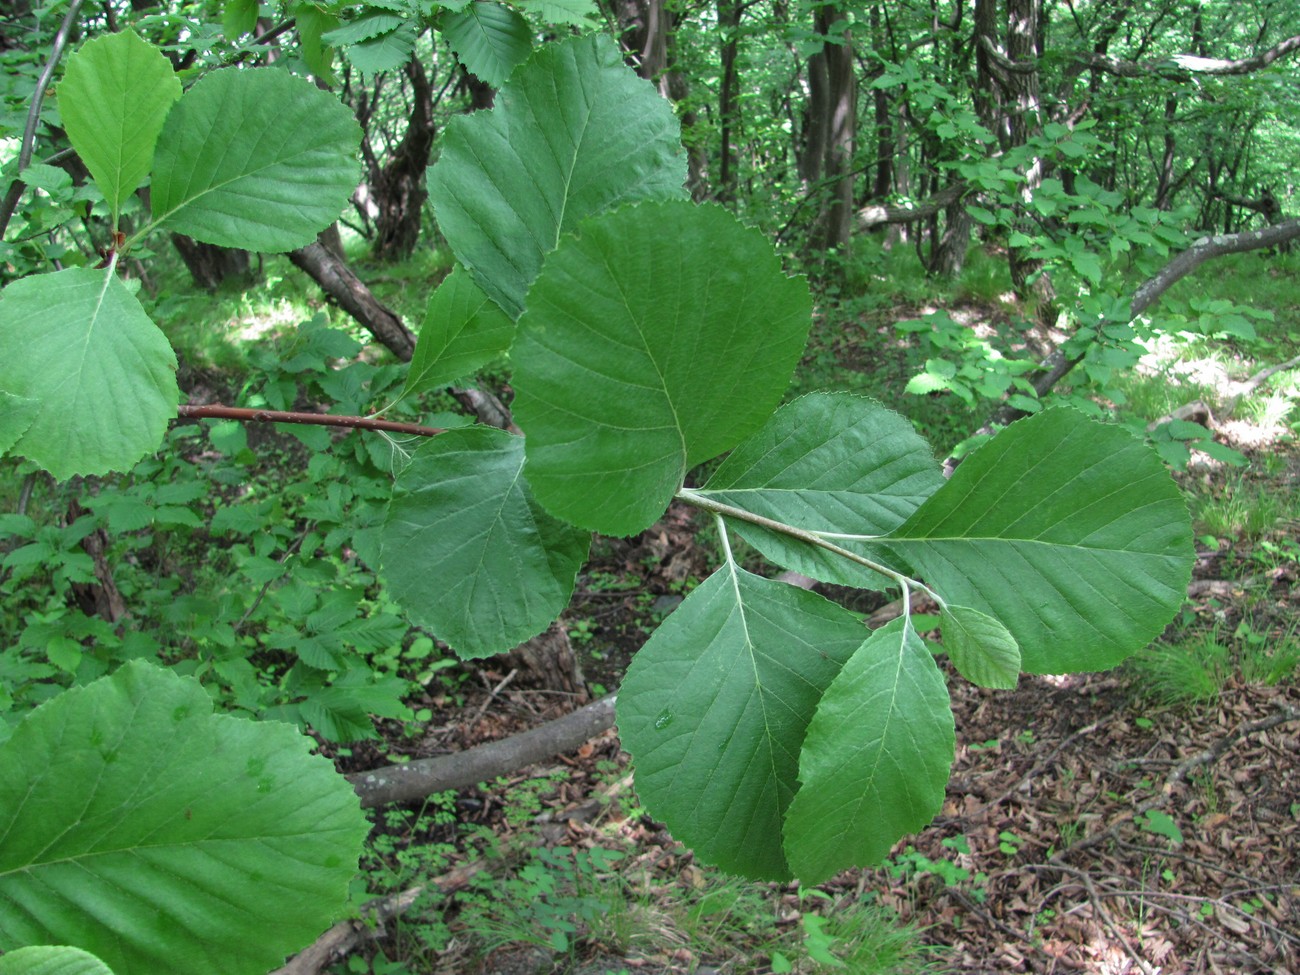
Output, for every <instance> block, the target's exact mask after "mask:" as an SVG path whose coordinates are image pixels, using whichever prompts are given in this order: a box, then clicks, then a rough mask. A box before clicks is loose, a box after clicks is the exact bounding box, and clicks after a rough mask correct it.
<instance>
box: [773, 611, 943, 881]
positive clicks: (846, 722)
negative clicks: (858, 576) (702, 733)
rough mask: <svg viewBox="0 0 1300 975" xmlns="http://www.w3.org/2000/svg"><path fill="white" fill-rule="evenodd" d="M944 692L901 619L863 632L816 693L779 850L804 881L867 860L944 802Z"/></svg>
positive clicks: (883, 851) (936, 672)
mask: <svg viewBox="0 0 1300 975" xmlns="http://www.w3.org/2000/svg"><path fill="white" fill-rule="evenodd" d="M954 747H955V739H954V737H953V717H952V709H951V707H950V705H949V702H948V688H947V686H946V685H945V684H944V682H943V675H942V674H940V673H939V668H938V667H937V666H935V663H934V658H933V657H932V656H930V651H929V650H927V649H926V647H925V644H924V643H923V642H922V640H921V638H920V637H919V636H917V635H916V631H915V630H913V629H912V625H911V622H910V621H909V620H907V619H898V620H894V621H893V622H892V623H889V624H888V625H887V626H884V627H882V628H881V629H879V630H877V631H876V632H875V633H872V634H871V638H870V639H868V640H867V641H866V642H865V643H863V644H862V646H861V647H860V648H859V649H858V650H857V652H856V653H854V655H853V657H852V658H851V659H850V660H849V662H848V663H846V664H845V665H844V667H843V668H842V669H841V670H840V672H839V674H838V675H837V676H836V678H835V680H834V681H832V682H831V686H830V687H829V688H827V690H826V693H825V694H824V695H823V696H822V699H821V703H820V704H819V705H818V707H817V713H816V714H815V715H814V716H813V719H812V722H811V723H810V724H809V726H808V734H807V736H806V737H805V738H804V742H803V751H802V753H801V755H800V757H799V793H798V795H796V796H795V797H794V801H793V802H792V803H791V804H790V809H789V811H788V812H787V814H786V818H785V851H786V855H787V856H788V857H789V858H790V866H791V868H792V869H793V870H794V873H795V874H796V875H797V876H798V877H799V879H800V880H801V881H802V882H803V883H805V884H818V883H821V882H822V881H823V880H826V879H827V878H829V877H830V876H832V875H833V874H835V873H836V872H838V871H840V870H843V869H845V868H846V867H850V866H865V865H866V864H869V863H876V862H877V861H879V860H882V859H883V858H884V857H885V856H887V855H888V854H889V850H890V847H892V846H893V845H894V843H895V842H897V841H898V839H899V838H900V837H902V836H903V835H905V834H906V833H909V832H912V831H913V830H918V829H920V828H921V827H923V826H925V825H926V824H927V823H929V822H930V820H932V819H933V818H934V817H935V814H936V813H938V812H939V809H940V807H942V805H943V795H944V787H945V786H946V785H947V783H948V774H949V771H950V769H951V768H952V758H953V752H954Z"/></svg>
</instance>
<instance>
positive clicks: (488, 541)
mask: <svg viewBox="0 0 1300 975" xmlns="http://www.w3.org/2000/svg"><path fill="white" fill-rule="evenodd" d="M523 466H524V446H523V441H522V439H521V438H519V437H515V436H511V435H510V434H508V433H505V432H503V431H500V430H493V429H490V428H487V427H471V428H467V429H463V430H449V431H448V432H446V433H444V434H442V435H441V436H439V437H437V438H435V439H433V440H430V441H428V442H427V443H425V444H424V445H423V446H422V447H421V448H420V449H419V450H417V451H416V452H415V456H414V457H412V459H411V463H410V464H408V465H407V467H406V469H405V470H403V471H402V473H401V474H400V475H399V476H398V478H397V484H396V485H395V486H394V488H393V500H392V502H391V503H390V504H389V506H388V517H387V519H386V520H385V522H384V529H383V545H384V548H383V567H384V569H383V571H384V579H385V581H386V582H387V583H388V587H389V592H390V593H391V594H392V596H393V598H394V599H396V600H397V601H398V602H399V603H400V604H401V605H402V607H403V608H404V609H405V610H406V611H407V613H409V614H410V616H411V618H412V619H413V620H415V621H416V622H417V623H420V624H422V625H423V626H427V627H428V628H429V629H430V630H431V631H432V632H433V634H434V635H435V636H437V637H438V638H439V639H441V640H443V641H445V642H446V643H448V644H449V645H450V646H451V647H452V649H454V650H455V651H456V652H457V653H459V654H460V655H461V656H464V657H483V656H487V655H489V654H493V653H503V652H505V651H506V650H510V649H512V648H514V647H516V646H518V645H519V644H520V643H522V642H523V641H524V640H527V639H528V638H529V637H531V636H535V635H536V634H538V633H540V632H541V631H542V630H544V629H545V628H546V624H547V623H549V622H550V621H551V620H553V619H555V617H556V616H558V615H559V614H560V611H561V610H563V609H564V606H565V604H566V603H568V601H569V596H570V595H571V594H572V592H573V583H574V579H575V578H576V577H577V574H578V569H579V568H581V566H582V563H583V561H584V560H585V559H586V557H587V545H588V543H589V541H590V536H589V535H588V533H586V532H583V531H579V530H578V529H576V528H574V527H573V526H572V525H566V524H564V523H563V522H560V521H557V520H556V519H554V518H552V517H551V516H550V515H548V514H547V513H546V512H545V511H543V510H541V508H539V507H538V505H537V502H535V501H534V500H533V498H532V495H531V493H530V492H529V490H528V484H527V483H526V482H525V481H524V479H523V476H522V472H523Z"/></svg>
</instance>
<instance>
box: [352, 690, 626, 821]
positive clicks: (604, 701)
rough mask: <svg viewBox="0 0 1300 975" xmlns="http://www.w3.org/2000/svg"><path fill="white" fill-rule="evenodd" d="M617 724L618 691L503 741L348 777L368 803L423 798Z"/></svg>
mask: <svg viewBox="0 0 1300 975" xmlns="http://www.w3.org/2000/svg"><path fill="white" fill-rule="evenodd" d="M613 726H614V695H612V694H611V695H610V696H609V697H604V698H601V699H600V700H599V701H595V702H593V703H591V704H588V705H587V706H586V707H583V708H579V709H578V710H577V711H574V712H572V713H571V714H566V715H565V716H564V717H562V718H556V719H555V720H554V721H548V722H546V723H545V724H543V725H539V726H538V727H536V728H534V729H532V730H531V731H525V732H524V733H522V734H519V735H513V736H511V737H510V738H505V739H502V740H501V741H493V742H488V743H487V744H485V745H476V746H475V747H473V748H467V749H466V750H465V751H463V752H457V753H455V754H453V755H440V756H438V757H437V758H422V759H418V760H416V761H414V762H406V763H404V764H402V765H390V766H388V767H386V768H381V769H375V770H373V771H370V772H354V773H352V774H351V775H349V776H348V777H347V779H348V781H349V782H350V783H351V784H352V788H353V789H355V790H356V793H357V795H358V796H360V798H361V805H362V806H365V807H367V808H369V807H372V806H380V805H383V804H384V803H386V802H404V801H409V800H412V799H423V798H424V797H426V796H429V795H432V794H433V793H435V792H444V791H446V790H448V789H463V788H465V787H467V786H471V785H476V784H477V783H479V782H483V781H486V780H489V779H495V778H496V777H497V776H498V775H505V774H506V773H507V772H513V771H515V770H516V769H520V768H523V767H524V766H526V765H532V764H533V763H534V762H540V761H541V760H542V759H544V758H549V757H550V756H552V755H556V754H558V753H560V752H566V751H569V750H571V749H574V748H577V747H578V746H579V745H581V744H582V743H583V742H584V741H586V740H587V739H589V738H594V737H595V736H596V735H598V734H600V733H601V732H602V731H605V730H606V729H608V728H612V727H613Z"/></svg>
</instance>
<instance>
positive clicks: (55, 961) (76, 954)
mask: <svg viewBox="0 0 1300 975" xmlns="http://www.w3.org/2000/svg"><path fill="white" fill-rule="evenodd" d="M0 975H113V970H112V969H110V968H109V967H108V966H107V965H105V964H104V963H103V962H102V961H100V960H99V959H98V958H96V957H95V956H94V955H92V954H90V953H89V952H86V951H82V950H81V949H80V948H69V947H68V946H67V945H34V946H32V947H30V948H19V949H18V950H17V951H10V952H8V953H6V954H5V955H4V956H3V957H0Z"/></svg>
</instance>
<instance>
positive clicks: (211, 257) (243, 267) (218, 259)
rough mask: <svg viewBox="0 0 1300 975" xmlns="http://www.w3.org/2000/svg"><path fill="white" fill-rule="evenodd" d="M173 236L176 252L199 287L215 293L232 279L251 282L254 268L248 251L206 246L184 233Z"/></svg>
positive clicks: (212, 245)
mask: <svg viewBox="0 0 1300 975" xmlns="http://www.w3.org/2000/svg"><path fill="white" fill-rule="evenodd" d="M171 236H172V244H173V245H174V246H175V248H176V253H178V254H180V256H181V260H182V261H184V262H185V266H186V267H187V268H189V272H190V277H191V278H193V279H194V283H195V284H196V285H198V286H199V287H200V288H203V289H205V290H207V291H215V290H216V289H217V287H218V286H220V285H221V284H222V283H223V282H225V281H229V280H231V279H238V280H244V281H249V280H252V277H253V268H252V262H251V259H250V255H249V253H248V251H245V250H236V249H235V248H233V247H218V246H217V245H216V244H205V243H203V242H202V241H200V240H195V239H194V238H193V237H186V236H185V235H184V234H172V235H171Z"/></svg>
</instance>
